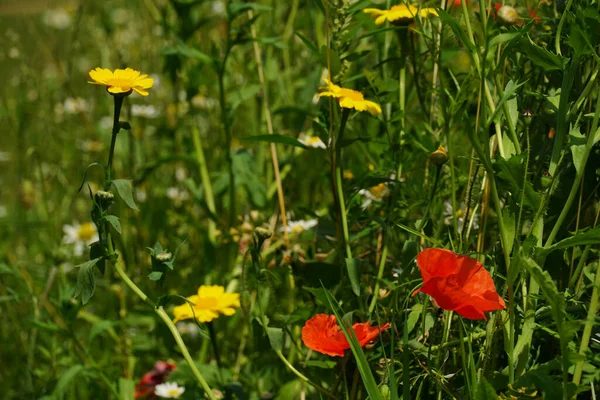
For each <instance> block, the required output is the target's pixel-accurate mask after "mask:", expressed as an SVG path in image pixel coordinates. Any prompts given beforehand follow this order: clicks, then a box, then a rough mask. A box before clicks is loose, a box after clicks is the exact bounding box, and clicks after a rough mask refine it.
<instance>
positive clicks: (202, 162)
mask: <svg viewBox="0 0 600 400" xmlns="http://www.w3.org/2000/svg"><path fill="white" fill-rule="evenodd" d="M192 139H193V141H194V150H195V151H196V160H197V161H198V169H199V172H200V179H201V180H202V188H203V189H204V198H205V201H206V207H208V211H210V212H211V213H212V214H213V215H212V216H211V218H209V219H208V240H209V241H210V242H211V243H212V244H216V243H217V226H216V224H215V221H214V219H213V218H212V217H213V216H214V215H215V214H216V212H217V211H216V210H217V209H216V207H215V196H214V194H213V189H212V185H211V183H210V176H209V174H208V168H207V166H206V158H204V149H203V148H202V141H201V138H200V132H199V131H198V126H197V125H196V124H195V123H194V124H192Z"/></svg>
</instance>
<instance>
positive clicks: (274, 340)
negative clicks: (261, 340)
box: [267, 327, 283, 351]
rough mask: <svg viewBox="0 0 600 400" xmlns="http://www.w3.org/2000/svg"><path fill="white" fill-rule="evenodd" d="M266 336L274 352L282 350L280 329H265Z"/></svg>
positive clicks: (281, 330)
mask: <svg viewBox="0 0 600 400" xmlns="http://www.w3.org/2000/svg"><path fill="white" fill-rule="evenodd" d="M267 335H268V336H269V343H271V347H272V348H273V350H275V351H281V350H282V349H283V329H281V328H272V327H268V328H267Z"/></svg>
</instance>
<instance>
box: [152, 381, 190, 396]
mask: <svg viewBox="0 0 600 400" xmlns="http://www.w3.org/2000/svg"><path fill="white" fill-rule="evenodd" d="M183 392H185V388H184V387H183V386H179V385H177V383H175V382H167V383H161V384H158V385H156V387H155V388H154V394H155V395H157V396H158V397H162V398H163V399H178V398H179V396H181V395H182V394H183Z"/></svg>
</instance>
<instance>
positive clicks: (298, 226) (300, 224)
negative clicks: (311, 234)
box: [286, 219, 319, 234]
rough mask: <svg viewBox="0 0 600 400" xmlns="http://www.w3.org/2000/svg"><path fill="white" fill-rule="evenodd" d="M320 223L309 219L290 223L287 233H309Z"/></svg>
mask: <svg viewBox="0 0 600 400" xmlns="http://www.w3.org/2000/svg"><path fill="white" fill-rule="evenodd" d="M318 223H319V221H317V220H316V219H309V220H307V221H305V220H303V219H300V220H298V221H288V225H287V227H286V232H290V233H295V234H301V233H302V232H304V231H307V230H309V229H311V228H314V227H315V226H317V224H318Z"/></svg>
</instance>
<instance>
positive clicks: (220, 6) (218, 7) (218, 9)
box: [212, 1, 225, 15]
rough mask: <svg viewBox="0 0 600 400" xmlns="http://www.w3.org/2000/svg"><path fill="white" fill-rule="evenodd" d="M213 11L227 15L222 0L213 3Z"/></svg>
mask: <svg viewBox="0 0 600 400" xmlns="http://www.w3.org/2000/svg"><path fill="white" fill-rule="evenodd" d="M212 11H213V13H215V14H216V15H225V4H224V3H223V2H222V1H215V2H214V3H213V4H212Z"/></svg>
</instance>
